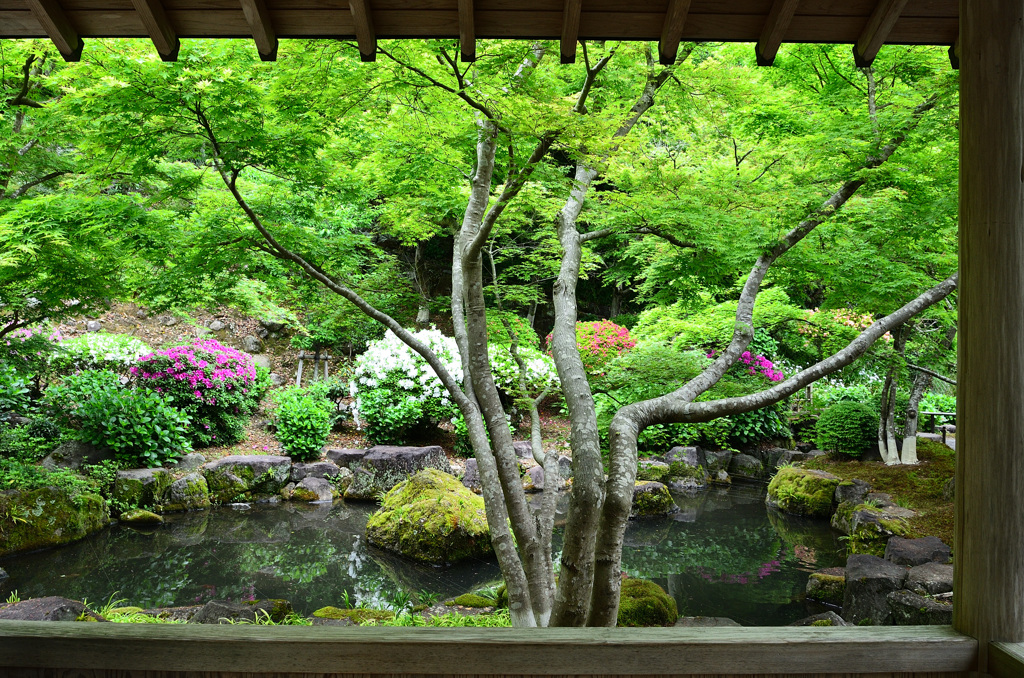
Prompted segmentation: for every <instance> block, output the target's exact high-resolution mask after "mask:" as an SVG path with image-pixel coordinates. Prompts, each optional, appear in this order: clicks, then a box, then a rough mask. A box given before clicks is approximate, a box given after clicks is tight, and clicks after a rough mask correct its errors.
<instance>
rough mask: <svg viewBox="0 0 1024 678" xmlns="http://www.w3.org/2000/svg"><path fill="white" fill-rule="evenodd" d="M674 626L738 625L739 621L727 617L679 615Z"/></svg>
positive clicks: (694, 627) (708, 626)
mask: <svg viewBox="0 0 1024 678" xmlns="http://www.w3.org/2000/svg"><path fill="white" fill-rule="evenodd" d="M674 626H679V627H681V628H689V629H709V628H715V627H719V626H740V623H739V622H737V621H735V620H733V619H729V618H728V617H680V618H679V620H678V621H676V623H675V624H674Z"/></svg>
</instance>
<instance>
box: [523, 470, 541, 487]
mask: <svg viewBox="0 0 1024 678" xmlns="http://www.w3.org/2000/svg"><path fill="white" fill-rule="evenodd" d="M523 490H524V491H526V492H543V491H544V469H543V468H541V467H540V466H531V467H530V468H528V469H526V473H524V474H523Z"/></svg>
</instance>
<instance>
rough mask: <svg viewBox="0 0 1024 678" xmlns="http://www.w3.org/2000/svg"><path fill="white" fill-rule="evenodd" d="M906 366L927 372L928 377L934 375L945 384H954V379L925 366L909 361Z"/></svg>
mask: <svg viewBox="0 0 1024 678" xmlns="http://www.w3.org/2000/svg"><path fill="white" fill-rule="evenodd" d="M907 368H909V369H911V370H916V371H918V372H923V373H924V374H927V375H928V376H929V377H935V378H936V379H938V380H939V381H944V382H946V383H947V384H953V386H956V379H950V378H949V377H944V376H942V375H941V374H939V373H938V372H933V371H932V370H929V369H928V368H926V367H920V366H919V365H911V364H910V363H907Z"/></svg>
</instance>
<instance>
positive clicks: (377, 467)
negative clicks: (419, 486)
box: [339, 445, 452, 500]
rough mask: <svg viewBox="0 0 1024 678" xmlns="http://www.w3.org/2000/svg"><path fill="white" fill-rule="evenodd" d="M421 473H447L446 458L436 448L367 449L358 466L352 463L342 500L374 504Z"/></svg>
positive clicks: (435, 446) (448, 468) (382, 446)
mask: <svg viewBox="0 0 1024 678" xmlns="http://www.w3.org/2000/svg"><path fill="white" fill-rule="evenodd" d="M339 465H340V464H339ZM424 469H435V470H438V471H441V472H443V473H448V474H450V473H451V470H452V468H451V465H450V464H449V463H448V457H447V456H446V455H445V453H444V450H443V449H441V447H440V446H439V445H429V446H427V447H399V446H392V445H376V446H374V447H371V448H370V449H368V450H367V451H366V454H365V455H364V456H363V458H362V459H361V460H359V462H357V463H353V465H352V474H353V475H352V484H351V485H349V487H348V489H347V490H345V498H346V499H356V500H376V499H377V497H378V496H380V494H381V493H382V492H388V491H390V490H391V489H392V488H393V487H395V486H396V485H398V484H399V483H401V482H402V481H404V480H406V479H408V478H409V477H410V476H412V475H413V474H414V473H416V472H417V471H421V470H424Z"/></svg>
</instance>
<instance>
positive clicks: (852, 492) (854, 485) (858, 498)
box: [836, 478, 871, 504]
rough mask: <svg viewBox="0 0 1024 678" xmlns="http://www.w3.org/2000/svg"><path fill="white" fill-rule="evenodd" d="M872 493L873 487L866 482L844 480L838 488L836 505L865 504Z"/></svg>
mask: <svg viewBox="0 0 1024 678" xmlns="http://www.w3.org/2000/svg"><path fill="white" fill-rule="evenodd" d="M870 491H871V485H870V484H869V483H868V482H867V481H865V480H861V479H859V478H854V479H853V480H844V481H843V482H841V483H839V485H838V486H837V487H836V503H837V504H842V503H843V502H846V503H850V504H863V503H864V500H865V499H867V497H868V492H870Z"/></svg>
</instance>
